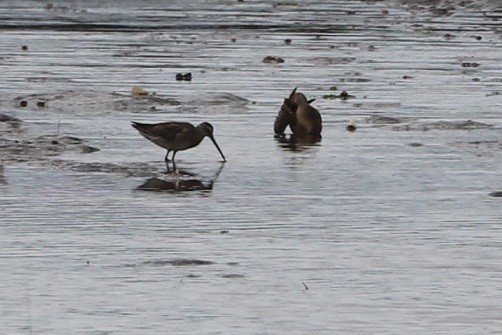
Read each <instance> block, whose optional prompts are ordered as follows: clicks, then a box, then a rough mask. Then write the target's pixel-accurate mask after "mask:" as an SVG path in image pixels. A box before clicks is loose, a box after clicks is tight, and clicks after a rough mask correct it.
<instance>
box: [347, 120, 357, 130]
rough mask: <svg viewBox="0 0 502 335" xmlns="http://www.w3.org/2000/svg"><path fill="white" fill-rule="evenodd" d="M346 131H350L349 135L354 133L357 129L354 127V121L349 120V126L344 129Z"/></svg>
mask: <svg viewBox="0 0 502 335" xmlns="http://www.w3.org/2000/svg"><path fill="white" fill-rule="evenodd" d="M346 129H347V131H350V132H351V133H353V132H355V131H356V129H357V127H356V121H355V120H354V119H350V122H349V125H348V126H347V127H346Z"/></svg>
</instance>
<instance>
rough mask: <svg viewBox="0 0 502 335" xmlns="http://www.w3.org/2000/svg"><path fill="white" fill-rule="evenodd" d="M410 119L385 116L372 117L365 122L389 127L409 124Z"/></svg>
mask: <svg viewBox="0 0 502 335" xmlns="http://www.w3.org/2000/svg"><path fill="white" fill-rule="evenodd" d="M408 120H409V119H407V118H402V117H394V116H384V115H372V116H370V117H367V118H366V119H365V120H364V121H366V123H371V124H377V125H388V124H398V123H403V122H407V121H408Z"/></svg>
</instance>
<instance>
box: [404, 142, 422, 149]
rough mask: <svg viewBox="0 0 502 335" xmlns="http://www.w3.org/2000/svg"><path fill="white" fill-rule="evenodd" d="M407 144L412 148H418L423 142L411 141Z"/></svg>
mask: <svg viewBox="0 0 502 335" xmlns="http://www.w3.org/2000/svg"><path fill="white" fill-rule="evenodd" d="M408 145H409V146H410V147H414V148H418V147H423V146H424V145H423V143H419V142H411V143H408Z"/></svg>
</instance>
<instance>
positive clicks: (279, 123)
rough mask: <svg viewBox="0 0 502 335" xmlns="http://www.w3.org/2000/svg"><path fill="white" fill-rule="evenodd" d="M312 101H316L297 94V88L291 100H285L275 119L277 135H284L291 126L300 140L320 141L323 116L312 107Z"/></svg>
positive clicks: (291, 95)
mask: <svg viewBox="0 0 502 335" xmlns="http://www.w3.org/2000/svg"><path fill="white" fill-rule="evenodd" d="M312 101H314V100H307V98H306V97H305V95H304V94H303V93H300V92H296V88H295V89H294V90H293V91H292V92H291V94H290V95H289V98H287V99H284V103H283V104H282V106H281V110H280V112H279V114H278V115H277V117H276V119H275V123H274V131H275V133H276V134H282V133H283V132H284V130H285V129H286V127H287V126H288V125H289V127H290V128H291V131H292V132H293V134H294V135H296V136H297V137H299V138H312V139H320V138H321V130H322V119H321V114H320V113H319V111H318V110H317V109H315V108H314V107H312V106H311V105H310V103H311V102H312Z"/></svg>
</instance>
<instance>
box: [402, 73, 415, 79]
mask: <svg viewBox="0 0 502 335" xmlns="http://www.w3.org/2000/svg"><path fill="white" fill-rule="evenodd" d="M403 79H413V77H412V76H408V75H406V74H405V75H404V76H403Z"/></svg>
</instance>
